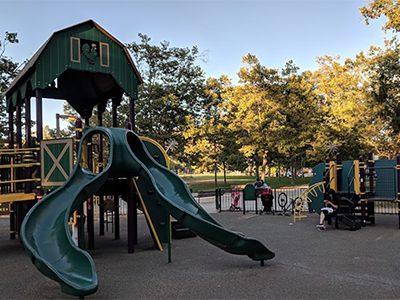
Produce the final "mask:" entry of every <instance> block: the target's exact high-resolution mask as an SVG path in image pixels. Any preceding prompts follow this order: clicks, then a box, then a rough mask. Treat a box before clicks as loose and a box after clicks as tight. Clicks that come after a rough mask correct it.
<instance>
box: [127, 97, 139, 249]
mask: <svg viewBox="0 0 400 300" xmlns="http://www.w3.org/2000/svg"><path fill="white" fill-rule="evenodd" d="M129 122H130V123H131V126H132V130H133V131H134V130H135V129H136V128H135V127H136V122H135V100H134V99H133V98H132V97H130V98H129ZM128 180H129V186H128V189H129V191H128V193H129V194H130V197H132V199H129V200H131V201H128V244H130V243H133V244H137V242H138V219H137V205H138V203H139V199H138V195H137V194H136V193H135V189H134V186H133V178H128ZM130 239H131V240H130ZM130 247H131V246H128V248H130ZM132 248H133V247H132Z"/></svg>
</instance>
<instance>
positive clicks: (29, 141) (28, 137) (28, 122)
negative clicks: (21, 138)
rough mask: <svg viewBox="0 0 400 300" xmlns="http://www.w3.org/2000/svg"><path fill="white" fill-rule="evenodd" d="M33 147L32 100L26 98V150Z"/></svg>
mask: <svg viewBox="0 0 400 300" xmlns="http://www.w3.org/2000/svg"><path fill="white" fill-rule="evenodd" d="M31 146H32V129H31V98H30V97H29V96H28V97H26V98H25V148H30V147H31Z"/></svg>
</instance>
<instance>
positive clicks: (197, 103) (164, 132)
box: [122, 34, 205, 158]
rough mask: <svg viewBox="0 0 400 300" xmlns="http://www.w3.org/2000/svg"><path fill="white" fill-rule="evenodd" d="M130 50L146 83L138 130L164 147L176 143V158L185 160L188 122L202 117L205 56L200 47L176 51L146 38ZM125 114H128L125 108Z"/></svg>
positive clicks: (141, 37) (138, 108)
mask: <svg viewBox="0 0 400 300" xmlns="http://www.w3.org/2000/svg"><path fill="white" fill-rule="evenodd" d="M128 48H129V50H130V51H131V53H132V55H133V57H134V60H135V61H136V65H137V67H138V69H139V71H140V73H141V75H142V77H143V79H144V84H143V85H142V86H141V87H140V90H139V99H138V101H137V102H136V127H137V129H136V130H137V131H138V132H139V133H140V134H143V135H147V136H150V137H152V138H155V139H156V140H157V141H159V142H160V143H161V144H162V145H164V146H167V145H169V144H170V143H172V142H173V143H174V144H175V145H176V147H175V148H174V150H173V153H172V154H173V156H175V157H177V158H182V153H183V149H184V138H183V132H184V131H185V129H186V126H187V122H188V120H189V119H190V118H191V117H197V116H198V115H199V114H201V111H202V107H203V101H204V85H205V77H204V72H203V70H202V68H201V67H200V66H199V62H200V60H201V59H202V55H201V53H200V52H199V49H198V47H197V46H192V47H173V46H171V45H170V43H169V42H166V41H163V42H161V43H160V44H154V43H153V42H152V40H151V39H150V37H148V36H147V35H144V34H139V41H138V42H133V43H131V44H128ZM122 111H127V106H126V105H124V106H123V107H122Z"/></svg>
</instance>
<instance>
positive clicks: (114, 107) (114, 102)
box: [112, 98, 129, 240]
mask: <svg viewBox="0 0 400 300" xmlns="http://www.w3.org/2000/svg"><path fill="white" fill-rule="evenodd" d="M120 101H121V99H119V98H113V99H112V127H118V118H117V117H118V110H117V109H118V105H119V103H120ZM116 181H117V180H116ZM113 197H114V239H116V240H119V237H120V235H119V233H120V229H119V227H120V226H119V194H118V192H115V193H114V195H113ZM128 203H129V202H128ZM128 232H129V228H128Z"/></svg>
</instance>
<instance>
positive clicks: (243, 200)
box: [242, 189, 246, 215]
mask: <svg viewBox="0 0 400 300" xmlns="http://www.w3.org/2000/svg"><path fill="white" fill-rule="evenodd" d="M242 195H243V197H242V202H243V214H244V215H245V214H246V199H245V198H244V196H245V194H244V189H243V190H242Z"/></svg>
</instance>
